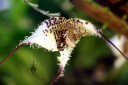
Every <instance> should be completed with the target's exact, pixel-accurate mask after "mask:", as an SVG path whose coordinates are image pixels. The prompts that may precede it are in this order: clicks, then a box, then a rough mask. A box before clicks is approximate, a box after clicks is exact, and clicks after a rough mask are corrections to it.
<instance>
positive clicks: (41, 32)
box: [23, 22, 58, 51]
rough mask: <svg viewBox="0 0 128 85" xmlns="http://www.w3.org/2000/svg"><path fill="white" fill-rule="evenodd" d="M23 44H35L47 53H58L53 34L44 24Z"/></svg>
mask: <svg viewBox="0 0 128 85" xmlns="http://www.w3.org/2000/svg"><path fill="white" fill-rule="evenodd" d="M46 30H47V31H46ZM23 43H30V44H37V45H39V46H41V47H42V48H45V49H47V50H49V51H58V49H57V44H56V40H55V36H54V33H53V32H50V28H47V25H46V23H44V22H43V23H42V24H41V25H40V26H39V27H38V28H37V30H36V31H35V32H34V33H33V34H32V35H31V36H30V37H28V38H27V39H25V40H24V41H23Z"/></svg>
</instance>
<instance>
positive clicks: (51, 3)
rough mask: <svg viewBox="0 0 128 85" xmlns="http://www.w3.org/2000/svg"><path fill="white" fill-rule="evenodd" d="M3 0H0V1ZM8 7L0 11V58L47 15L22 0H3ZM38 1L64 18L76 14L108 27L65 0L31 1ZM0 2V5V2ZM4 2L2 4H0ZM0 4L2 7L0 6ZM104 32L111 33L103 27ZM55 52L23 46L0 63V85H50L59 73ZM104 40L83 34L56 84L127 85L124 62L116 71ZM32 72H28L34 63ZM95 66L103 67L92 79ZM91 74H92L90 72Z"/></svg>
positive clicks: (45, 8) (34, 0) (42, 6)
mask: <svg viewBox="0 0 128 85" xmlns="http://www.w3.org/2000/svg"><path fill="white" fill-rule="evenodd" d="M1 1H2V0H1ZM5 1H7V2H8V3H9V8H8V9H5V10H2V11H0V36H1V37H0V60H2V59H3V58H4V57H5V56H6V55H7V54H8V53H9V52H10V51H11V50H12V49H13V48H15V47H16V46H17V45H18V44H19V42H20V40H23V39H24V37H25V36H29V35H31V33H30V32H33V31H34V29H35V28H37V26H38V24H40V23H41V22H42V21H43V20H44V19H48V17H47V16H44V15H42V14H40V13H39V12H37V11H35V10H34V9H32V8H31V7H29V6H28V5H26V4H24V3H23V2H22V1H21V0H5ZM31 1H33V2H34V3H37V4H39V8H41V9H43V10H49V11H50V12H60V13H61V14H62V15H61V16H64V17H66V18H71V17H77V18H82V19H85V20H88V21H91V22H92V23H93V24H95V25H96V26H97V27H98V28H100V27H103V28H106V27H107V24H106V23H107V22H106V23H105V25H103V26H102V25H101V24H100V23H98V22H96V21H95V20H94V19H93V18H91V17H90V16H88V15H87V14H85V13H84V12H82V11H80V10H79V9H77V8H75V7H73V5H72V4H70V3H69V2H68V0H31ZM67 4H68V5H67ZM0 5H1V4H0ZM2 5H5V4H2ZM0 7H1V6H0ZM105 32H106V33H105V34H106V35H108V36H110V35H111V34H112V33H111V32H110V31H109V30H108V29H106V31H105ZM58 55H59V53H58V52H54V53H52V52H48V51H47V50H45V49H37V48H35V49H32V48H30V47H29V46H23V47H22V48H21V49H20V50H18V51H17V52H16V53H15V54H14V55H13V56H12V57H11V58H9V59H8V60H7V61H6V62H4V63H3V64H1V65H0V85H49V84H50V82H51V81H52V80H53V79H54V77H55V75H56V74H57V72H58V66H57V64H58V61H57V57H56V56H58ZM109 55H112V53H111V51H110V49H109V47H108V46H107V45H106V43H105V42H104V41H103V40H102V39H99V38H96V37H84V38H82V39H81V41H80V42H79V44H78V45H77V47H76V48H75V49H74V51H73V53H72V57H71V59H70V61H69V64H68V65H67V66H66V70H65V76H64V77H62V78H61V79H59V80H58V82H57V84H56V85H112V84H113V85H126V84H127V79H128V74H127V71H128V69H127V66H128V65H127V64H125V65H124V66H123V67H122V68H121V69H119V70H118V71H116V72H115V70H113V69H114V68H113V62H114V58H115V57H114V56H109ZM33 61H34V66H35V68H36V71H35V74H34V75H33V73H32V72H31V67H32V65H33ZM97 68H100V69H101V72H102V70H103V76H104V79H103V80H100V81H98V80H95V78H93V77H92V75H93V74H94V73H95V72H97ZM93 76H94V75H93Z"/></svg>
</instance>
